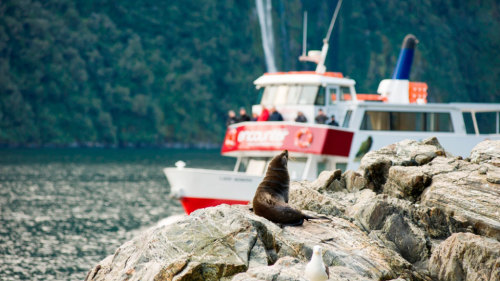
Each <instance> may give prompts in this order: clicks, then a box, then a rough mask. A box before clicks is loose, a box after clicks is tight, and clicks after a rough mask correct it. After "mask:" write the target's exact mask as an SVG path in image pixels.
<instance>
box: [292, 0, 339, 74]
mask: <svg viewBox="0 0 500 281" xmlns="http://www.w3.org/2000/svg"><path fill="white" fill-rule="evenodd" d="M340 6H342V0H339V1H338V2H337V7H336V8H335V12H334V13H333V17H332V20H331V21H330V26H329V27H328V32H327V33H326V37H325V39H323V47H322V48H321V51H317V50H311V51H309V52H308V54H307V55H306V40H307V38H306V37H307V12H305V13H304V35H303V36H304V39H303V46H302V55H301V56H300V57H299V61H311V62H315V63H316V64H317V66H316V73H325V72H326V67H325V59H326V55H327V54H328V41H329V40H330V35H331V34H332V31H333V25H334V24H335V21H336V20H337V15H338V14H339V10H340Z"/></svg>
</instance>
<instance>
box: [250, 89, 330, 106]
mask: <svg viewBox="0 0 500 281" xmlns="http://www.w3.org/2000/svg"><path fill="white" fill-rule="evenodd" d="M322 89H323V91H320V92H319V93H318V86H299V85H273V86H267V87H265V89H264V90H263V91H262V99H261V102H260V103H261V104H262V105H266V106H270V105H284V104H301V105H312V104H319V105H324V104H325V92H324V88H322ZM320 96H321V97H320Z"/></svg>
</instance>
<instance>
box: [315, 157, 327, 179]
mask: <svg viewBox="0 0 500 281" xmlns="http://www.w3.org/2000/svg"><path fill="white" fill-rule="evenodd" d="M316 168H317V175H316V176H319V174H321V172H323V171H324V170H326V168H327V167H326V161H321V162H318V164H317V166H316Z"/></svg>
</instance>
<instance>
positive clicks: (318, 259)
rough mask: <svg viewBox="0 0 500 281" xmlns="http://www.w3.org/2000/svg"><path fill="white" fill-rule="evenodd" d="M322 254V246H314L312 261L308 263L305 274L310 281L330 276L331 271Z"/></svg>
mask: <svg viewBox="0 0 500 281" xmlns="http://www.w3.org/2000/svg"><path fill="white" fill-rule="evenodd" d="M321 254H322V249H321V246H319V245H316V246H314V248H313V254H312V257H311V261H310V262H309V263H308V264H307V265H306V270H305V276H306V278H307V279H309V281H325V280H327V279H328V278H330V271H329V270H328V267H327V266H325V264H324V263H323V257H322V256H321Z"/></svg>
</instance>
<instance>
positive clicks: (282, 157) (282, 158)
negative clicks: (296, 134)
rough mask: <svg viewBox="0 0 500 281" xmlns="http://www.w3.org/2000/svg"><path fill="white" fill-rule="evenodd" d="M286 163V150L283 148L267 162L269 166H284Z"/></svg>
mask: <svg viewBox="0 0 500 281" xmlns="http://www.w3.org/2000/svg"><path fill="white" fill-rule="evenodd" d="M287 163H288V150H283V152H281V153H280V154H279V155H276V156H274V158H273V159H272V160H271V163H269V166H270V167H276V168H277V167H283V168H286V167H287Z"/></svg>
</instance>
